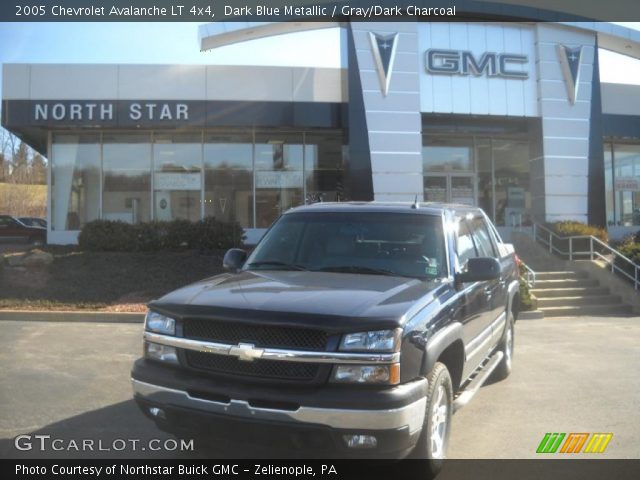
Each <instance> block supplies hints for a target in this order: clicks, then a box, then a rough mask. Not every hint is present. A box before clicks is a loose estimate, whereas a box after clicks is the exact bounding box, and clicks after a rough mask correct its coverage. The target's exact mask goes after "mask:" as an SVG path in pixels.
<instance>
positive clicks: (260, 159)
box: [254, 132, 304, 228]
mask: <svg viewBox="0 0 640 480" xmlns="http://www.w3.org/2000/svg"><path fill="white" fill-rule="evenodd" d="M303 147H304V141H303V135H302V133H279V132H273V133H266V132H262V133H257V134H256V137H255V161H254V167H255V190H256V228H267V227H268V226H269V225H271V224H272V223H273V222H274V220H275V219H276V218H278V217H279V216H280V214H282V213H283V212H285V211H286V210H288V209H290V208H292V207H295V206H297V205H302V204H303V203H304V202H303V161H304V155H303Z"/></svg>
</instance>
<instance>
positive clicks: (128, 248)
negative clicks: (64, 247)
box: [78, 218, 244, 252]
mask: <svg viewBox="0 0 640 480" xmlns="http://www.w3.org/2000/svg"><path fill="white" fill-rule="evenodd" d="M243 240H244V231H243V229H242V227H241V226H240V225H238V224H237V223H233V224H230V223H224V222H220V221H218V220H216V219H214V218H205V219H204V220H201V221H198V222H195V223H193V222H189V221H188V220H173V221H171V222H146V223H139V224H136V225H131V224H128V223H125V222H119V221H116V222H114V221H108V220H95V221H93V222H89V223H87V224H86V225H85V226H84V228H83V229H82V231H81V232H80V236H79V237H78V243H79V245H80V248H82V249H83V250H88V251H94V252H140V251H157V250H180V249H198V250H218V249H227V248H232V247H238V246H241V245H242V242H243Z"/></svg>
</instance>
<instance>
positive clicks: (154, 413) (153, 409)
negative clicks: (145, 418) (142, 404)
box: [149, 407, 167, 419]
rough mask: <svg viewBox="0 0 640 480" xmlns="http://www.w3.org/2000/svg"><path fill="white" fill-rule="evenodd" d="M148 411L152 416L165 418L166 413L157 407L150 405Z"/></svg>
mask: <svg viewBox="0 0 640 480" xmlns="http://www.w3.org/2000/svg"><path fill="white" fill-rule="evenodd" d="M149 413H150V414H151V416H152V417H157V418H163V419H166V418H167V417H166V415H165V414H164V410H162V409H161V408H158V407H151V408H150V409H149Z"/></svg>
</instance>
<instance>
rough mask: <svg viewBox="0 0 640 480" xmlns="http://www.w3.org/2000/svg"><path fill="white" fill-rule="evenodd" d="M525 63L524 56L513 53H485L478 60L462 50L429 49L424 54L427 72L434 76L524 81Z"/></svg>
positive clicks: (525, 74) (526, 59)
mask: <svg viewBox="0 0 640 480" xmlns="http://www.w3.org/2000/svg"><path fill="white" fill-rule="evenodd" d="M527 62H528V58H527V56H526V55H518V54H514V53H492V52H485V53H483V54H482V55H480V57H479V58H478V57H476V56H474V54H473V53H471V52H468V51H463V50H441V49H431V50H427V52H426V69H427V72H429V73H435V74H448V75H475V76H476V77H478V76H481V75H487V76H489V77H503V78H520V79H526V78H528V77H529V74H528V73H527V72H526V71H523V70H522V66H523V65H526V64H527ZM517 66H519V67H520V68H518V67H517Z"/></svg>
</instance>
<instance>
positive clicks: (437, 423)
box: [411, 362, 453, 477]
mask: <svg viewBox="0 0 640 480" xmlns="http://www.w3.org/2000/svg"><path fill="white" fill-rule="evenodd" d="M428 380H429V390H428V393H427V395H428V396H427V410H426V414H425V420H424V425H423V427H422V432H421V433H420V439H419V440H418V443H417V444H416V448H415V450H414V451H413V452H412V455H411V456H412V458H416V459H422V460H424V459H426V460H428V463H427V465H428V472H427V473H428V476H429V477H434V476H435V475H437V474H438V472H439V471H440V469H441V468H442V464H443V461H444V459H445V458H446V456H447V448H448V446H449V433H450V431H451V415H452V412H453V387H452V385H451V376H450V375H449V370H447V367H446V366H445V365H444V364H443V363H440V362H437V363H436V364H435V365H434V366H433V370H431V373H430V374H429V377H428Z"/></svg>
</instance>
